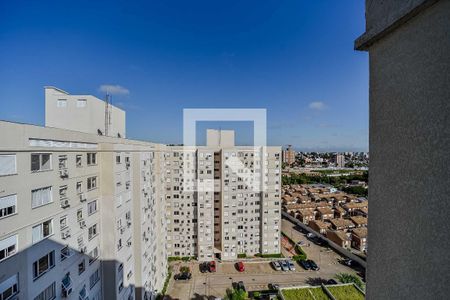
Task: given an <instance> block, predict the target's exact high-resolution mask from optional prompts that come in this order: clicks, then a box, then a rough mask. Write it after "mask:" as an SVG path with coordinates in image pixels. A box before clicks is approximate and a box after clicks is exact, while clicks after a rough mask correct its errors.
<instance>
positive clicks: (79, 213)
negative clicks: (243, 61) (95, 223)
mask: <svg viewBox="0 0 450 300" xmlns="http://www.w3.org/2000/svg"><path fill="white" fill-rule="evenodd" d="M81 220H83V209H82V208H80V209H79V210H77V221H78V222H80V221H81Z"/></svg>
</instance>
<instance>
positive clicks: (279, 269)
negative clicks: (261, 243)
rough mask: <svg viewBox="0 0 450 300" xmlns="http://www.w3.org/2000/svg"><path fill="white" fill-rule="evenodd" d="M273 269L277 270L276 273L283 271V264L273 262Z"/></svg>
mask: <svg viewBox="0 0 450 300" xmlns="http://www.w3.org/2000/svg"><path fill="white" fill-rule="evenodd" d="M271 264H272V267H273V268H274V269H275V270H276V271H281V264H280V262H279V261H277V260H274V261H272V263H271Z"/></svg>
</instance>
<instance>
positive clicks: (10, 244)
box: [0, 235, 17, 299]
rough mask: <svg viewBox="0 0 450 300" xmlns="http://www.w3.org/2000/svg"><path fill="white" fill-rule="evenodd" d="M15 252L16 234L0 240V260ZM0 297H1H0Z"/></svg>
mask: <svg viewBox="0 0 450 300" xmlns="http://www.w3.org/2000/svg"><path fill="white" fill-rule="evenodd" d="M16 253H17V235H13V236H10V237H7V238H6V239H3V240H0V262H1V261H3V260H5V259H7V258H8V257H10V256H13V255H14V254H16ZM0 299H1V298H0Z"/></svg>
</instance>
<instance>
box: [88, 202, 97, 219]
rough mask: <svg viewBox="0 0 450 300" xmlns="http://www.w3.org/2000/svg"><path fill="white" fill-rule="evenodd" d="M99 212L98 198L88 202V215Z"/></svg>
mask: <svg viewBox="0 0 450 300" xmlns="http://www.w3.org/2000/svg"><path fill="white" fill-rule="evenodd" d="M95 212H97V200H94V201H91V202H89V203H88V215H92V214H93V213H95Z"/></svg>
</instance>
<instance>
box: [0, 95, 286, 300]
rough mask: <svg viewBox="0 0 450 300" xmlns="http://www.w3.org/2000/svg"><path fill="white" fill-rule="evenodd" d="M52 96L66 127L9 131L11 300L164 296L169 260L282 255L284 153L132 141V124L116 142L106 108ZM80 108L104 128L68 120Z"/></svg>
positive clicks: (4, 187)
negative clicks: (107, 123)
mask: <svg viewBox="0 0 450 300" xmlns="http://www.w3.org/2000/svg"><path fill="white" fill-rule="evenodd" d="M45 94H46V124H47V125H49V126H54V127H40V126H34V125H27V124H18V123H11V122H4V121H1V122H0V139H1V140H2V143H1V145H0V295H1V297H2V298H1V299H9V298H8V297H10V296H16V297H18V298H19V299H36V300H41V299H54V298H57V299H60V298H68V299H82V300H83V299H91V300H92V299H152V298H153V297H154V296H155V295H156V294H157V293H158V292H160V291H161V290H162V288H163V286H164V281H165V279H166V276H167V267H168V266H167V259H168V257H169V256H191V257H195V258H198V259H199V260H201V261H207V260H213V259H215V258H220V259H224V260H227V259H228V260H232V259H236V258H237V256H238V254H244V253H245V254H248V255H254V254H257V253H263V254H264V253H265V254H269V253H279V252H280V239H279V237H280V226H281V215H280V213H281V212H280V202H281V201H280V193H281V178H280V173H281V172H280V159H281V157H280V149H279V148H278V147H257V148H254V147H236V146H234V133H231V132H225V133H221V132H217V131H211V132H208V137H209V138H208V140H209V141H210V143H209V145H207V146H204V147H191V148H189V147H170V146H166V145H162V144H154V143H149V142H141V141H133V140H128V139H125V138H123V137H124V136H125V123H124V121H125V115H123V118H115V119H114V120H115V124H114V125H113V126H112V125H111V127H110V128H109V132H110V133H111V134H110V135H105V134H104V132H100V131H101V130H100V131H98V130H97V129H98V128H97V127H99V126H100V125H101V122H100V121H98V120H99V119H102V118H103V117H104V111H102V110H101V109H100V108H99V104H100V105H101V103H99V102H102V101H101V100H99V99H96V98H95V97H93V96H74V95H69V94H68V93H66V92H64V91H61V90H59V89H57V88H48V87H47V88H46V89H45ZM63 98H64V99H63ZM86 99H88V101H86V103H84V104H83V105H84V106H83V105H81V104H78V102H79V101H80V100H81V102H84V100H86ZM89 99H90V100H89ZM62 102H65V103H64V104H61V103H62ZM91 103H95V104H94V105H92V106H93V107H94V108H93V109H92V110H90V109H91ZM52 106H54V107H52ZM60 109H61V110H64V112H63V113H62V114H61V115H60V114H59V113H56V112H55V111H57V110H60ZM79 109H82V110H86V111H84V112H82V114H83V115H85V116H89V118H92V119H96V120H97V121H96V123H95V124H94V125H92V124H91V125H89V126H87V127H86V128H80V127H79V126H81V125H79V124H75V125H73V126H74V127H73V128H72V125H71V124H72V123H70V122H72V121H70V122H69V123H68V124H66V123H64V124H63V123H61V122H62V121H61V116H65V115H70V114H71V113H72V112H73V113H74V114H79V113H80V112H79V111H78V110H79ZM109 109H110V110H111V111H113V112H114V111H115V108H114V107H112V108H111V107H110V108H109ZM70 118H71V117H70ZM70 118H68V119H70ZM80 120H84V117H80ZM55 127H62V128H55ZM114 128H115V129H114ZM115 131H117V132H115ZM119 136H120V137H119Z"/></svg>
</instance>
